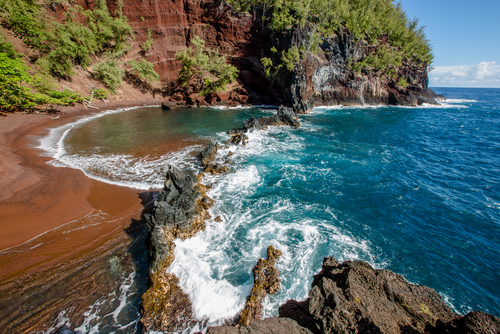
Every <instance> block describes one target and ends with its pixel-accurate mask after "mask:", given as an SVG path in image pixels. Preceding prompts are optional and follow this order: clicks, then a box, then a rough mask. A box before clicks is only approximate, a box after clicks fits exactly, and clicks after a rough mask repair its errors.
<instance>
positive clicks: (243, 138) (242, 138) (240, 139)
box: [226, 133, 248, 157]
mask: <svg viewBox="0 0 500 334" xmlns="http://www.w3.org/2000/svg"><path fill="white" fill-rule="evenodd" d="M247 142H248V136H247V135H245V134H242V133H237V134H235V135H232V136H231V138H230V139H229V140H228V141H226V144H234V145H239V144H241V146H245V145H246V143H247ZM229 153H231V154H232V152H229ZM229 156H230V155H229V154H228V157H229Z"/></svg>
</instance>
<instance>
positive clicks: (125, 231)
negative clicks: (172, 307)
mask: <svg viewBox="0 0 500 334" xmlns="http://www.w3.org/2000/svg"><path fill="white" fill-rule="evenodd" d="M144 104H147V105H157V104H158V101H126V102H124V101H119V102H112V103H108V106H107V107H106V106H104V104H103V103H102V106H101V105H98V106H99V107H100V108H101V112H102V111H106V110H113V109H116V108H128V107H137V106H139V107H140V106H142V105H144ZM96 112H98V111H97V110H96V109H89V110H87V109H85V108H84V107H83V106H76V107H72V108H65V109H63V110H62V113H58V114H56V115H54V114H47V115H32V114H11V115H8V116H6V117H4V118H0V175H1V178H0V187H1V188H2V190H3V192H2V193H1V194H0V228H1V231H2V233H0V295H2V298H1V299H0V310H1V311H0V313H2V314H3V315H4V316H3V319H2V320H0V326H2V327H3V328H4V329H6V330H10V331H15V332H19V333H29V332H32V331H40V330H42V331H43V330H46V329H47V328H48V326H51V325H50V324H53V322H54V321H56V319H57V318H58V317H59V316H60V312H61V310H68V312H69V313H67V314H66V316H67V317H68V319H70V322H71V324H72V326H75V327H76V326H79V325H81V324H82V322H83V321H84V320H85V316H84V314H85V310H86V309H87V308H88V307H89V306H91V305H93V303H94V302H95V301H96V300H97V299H98V298H101V297H102V296H106V295H108V294H109V291H113V289H115V288H116V287H115V286H114V285H113V284H115V283H114V282H115V280H114V279H112V280H110V278H109V277H108V275H109V273H108V271H109V269H108V268H109V259H110V257H111V256H112V255H113V254H116V255H118V256H121V257H125V259H126V260H124V261H126V263H130V261H131V260H130V259H128V258H129V257H130V255H127V254H129V249H130V247H136V246H133V245H134V244H136V243H137V241H136V240H137V238H138V237H139V238H141V237H140V233H142V232H140V231H141V229H143V228H144V225H143V224H142V223H141V214H142V211H143V210H144V208H145V206H146V205H147V204H148V203H149V201H150V200H151V194H152V192H151V190H150V191H144V190H138V189H132V188H127V187H122V186H117V185H111V184H107V183H104V182H100V181H97V180H93V179H91V178H89V177H87V176H86V175H85V174H84V173H83V172H82V171H80V170H77V169H71V168H60V167H53V166H50V165H48V164H47V163H46V162H47V161H49V160H51V159H52V158H51V157H47V156H42V155H40V150H39V149H38V148H36V147H34V145H32V139H31V136H36V135H40V134H43V132H44V131H47V130H48V129H49V128H50V127H53V126H54V125H63V124H64V123H69V122H73V121H75V120H76V119H77V118H78V117H82V116H83V117H85V116H90V115H92V114H95V113H96ZM55 116H59V119H57V120H56V119H51V117H55ZM137 233H139V235H138V234H137ZM113 256H114V255H113ZM127 259H128V260H127ZM131 265H132V266H136V264H133V263H132V264H131ZM127 266H128V265H127ZM78 291H79V292H78ZM75 296H78V298H76V299H75V298H74V297H75ZM0 332H2V331H0Z"/></svg>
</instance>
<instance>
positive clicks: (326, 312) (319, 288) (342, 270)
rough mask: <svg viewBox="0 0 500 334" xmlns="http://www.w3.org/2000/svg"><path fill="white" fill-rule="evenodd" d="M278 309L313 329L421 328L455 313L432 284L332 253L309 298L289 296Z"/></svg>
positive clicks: (390, 333) (397, 332)
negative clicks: (410, 280)
mask: <svg viewBox="0 0 500 334" xmlns="http://www.w3.org/2000/svg"><path fill="white" fill-rule="evenodd" d="M279 312H280V316H285V317H290V318H294V319H295V320H296V321H297V322H298V323H299V324H301V325H303V326H306V327H308V328H309V329H310V330H311V331H312V332H314V333H386V334H401V333H418V332H419V333H423V332H424V329H425V327H426V326H427V325H429V324H430V325H434V324H435V323H436V320H437V319H442V321H444V322H447V321H450V320H451V319H453V318H454V316H455V314H454V313H453V312H452V311H451V309H450V308H449V307H448V306H447V305H446V304H445V303H444V302H443V299H442V297H441V296H440V295H439V294H438V293H437V292H436V291H435V290H434V289H431V288H429V287H426V286H421V285H413V284H409V283H407V282H406V280H405V279H404V278H403V276H401V275H398V274H395V273H393V272H391V271H389V270H377V269H373V268H372V267H371V266H370V265H369V264H368V263H366V262H361V261H346V262H344V263H342V264H340V263H339V262H337V261H336V260H335V259H334V258H333V257H329V258H325V259H324V261H323V267H322V270H321V272H320V273H319V274H318V275H316V276H314V281H313V283H312V288H311V290H310V291H309V298H308V299H307V300H306V301H305V302H302V303H297V302H295V301H289V302H287V303H286V304H285V305H282V306H281V307H280V309H279Z"/></svg>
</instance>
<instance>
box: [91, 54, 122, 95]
mask: <svg viewBox="0 0 500 334" xmlns="http://www.w3.org/2000/svg"><path fill="white" fill-rule="evenodd" d="M122 65H123V63H122V62H121V61H118V60H116V59H106V60H104V61H102V62H100V63H98V64H96V65H94V66H93V67H92V71H94V77H95V78H96V79H97V80H99V81H101V82H102V83H103V84H104V85H105V86H106V87H108V88H109V90H110V92H111V93H112V94H116V89H117V88H118V87H120V86H121V84H122V82H123V77H124V75H125V70H124V69H123V68H122Z"/></svg>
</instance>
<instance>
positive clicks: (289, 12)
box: [228, 0, 433, 72]
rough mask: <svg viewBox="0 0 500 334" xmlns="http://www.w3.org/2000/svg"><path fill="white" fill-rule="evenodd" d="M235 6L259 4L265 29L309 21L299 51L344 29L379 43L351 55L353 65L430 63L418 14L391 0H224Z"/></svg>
mask: <svg viewBox="0 0 500 334" xmlns="http://www.w3.org/2000/svg"><path fill="white" fill-rule="evenodd" d="M228 2H230V3H231V4H232V5H233V6H234V7H235V8H236V9H239V10H249V9H250V8H251V7H252V6H259V7H260V8H261V10H262V15H263V17H262V19H263V21H264V22H268V23H269V25H270V27H271V29H273V30H274V31H277V32H283V31H287V30H290V29H292V28H293V27H294V26H297V25H301V26H306V25H311V26H312V27H313V29H312V33H311V34H309V40H308V41H306V43H305V45H303V48H304V49H303V50H301V51H313V52H317V51H318V45H319V44H321V42H322V40H323V38H325V37H328V36H332V35H334V34H335V33H337V32H340V31H343V30H346V29H347V30H348V31H349V32H350V34H351V35H352V36H353V38H354V41H356V42H357V41H365V42H366V43H367V44H368V45H372V46H379V47H378V48H373V50H372V51H371V52H370V53H369V54H368V55H367V56H366V57H365V58H364V59H362V60H361V61H359V62H355V61H354V60H351V63H350V66H351V67H352V68H353V69H354V70H356V71H358V72H359V71H360V70H361V69H365V68H367V69H373V70H377V71H383V70H386V69H388V68H390V67H398V66H400V65H401V63H402V61H403V60H408V61H410V62H412V63H416V64H419V65H427V66H429V65H430V64H431V63H432V59H433V56H432V52H431V47H430V45H429V41H428V40H427V39H426V37H425V34H424V31H423V27H419V26H418V19H408V17H407V15H406V13H405V12H404V11H403V10H402V8H401V5H400V4H399V3H397V4H394V2H393V0H327V1H324V0H299V1H296V0H229V1H228Z"/></svg>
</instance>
